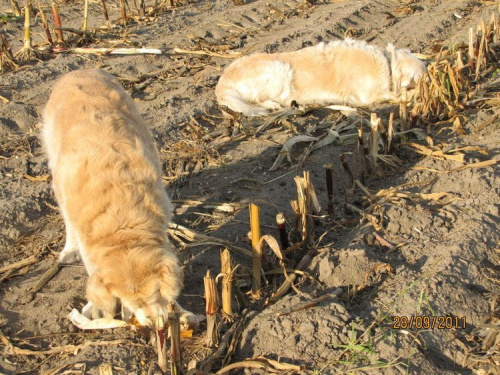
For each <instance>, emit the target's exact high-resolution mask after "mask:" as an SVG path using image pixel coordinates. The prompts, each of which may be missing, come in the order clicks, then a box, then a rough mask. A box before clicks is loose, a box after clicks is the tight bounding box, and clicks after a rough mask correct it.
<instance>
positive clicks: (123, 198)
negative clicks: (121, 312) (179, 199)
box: [42, 70, 183, 326]
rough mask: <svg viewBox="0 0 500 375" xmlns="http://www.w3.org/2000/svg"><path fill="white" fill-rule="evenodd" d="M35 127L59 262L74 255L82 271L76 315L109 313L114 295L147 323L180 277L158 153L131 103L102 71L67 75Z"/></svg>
mask: <svg viewBox="0 0 500 375" xmlns="http://www.w3.org/2000/svg"><path fill="white" fill-rule="evenodd" d="M42 134H43V140H44V144H45V149H46V152H47V155H48V159H49V168H50V170H51V173H52V177H53V189H54V192H55V196H56V199H57V202H58V204H59V207H60V209H61V213H62V215H63V217H64V222H65V225H66V245H65V247H64V250H63V251H62V252H61V254H60V262H61V263H72V262H75V261H77V260H78V259H79V257H80V256H81V258H82V259H83V262H84V263H85V267H86V269H87V272H88V274H89V281H88V285H87V298H88V301H89V303H88V304H87V306H86V307H85V308H84V314H85V315H87V316H89V315H90V316H92V317H93V318H98V317H105V318H112V317H113V316H114V315H115V310H116V304H117V302H118V301H120V302H121V304H122V306H123V307H125V308H126V309H128V310H130V311H131V312H132V313H133V314H135V316H136V318H137V320H138V321H139V323H140V324H142V325H149V326H153V325H154V323H155V321H156V318H157V317H158V316H160V315H163V316H164V317H166V316H167V314H166V307H167V304H168V303H170V302H175V300H176V298H177V297H178V295H179V292H180V290H181V287H182V279H183V274H182V270H181V268H180V265H179V261H178V259H177V257H176V255H175V254H174V252H173V251H172V250H171V246H170V244H169V241H168V238H167V234H166V229H167V226H168V223H169V221H170V211H171V203H170V200H169V199H168V197H167V194H166V192H165V190H164V187H163V184H162V180H161V166H160V160H159V158H158V153H157V150H156V147H155V143H154V140H153V137H152V134H151V132H150V130H149V129H148V128H147V127H146V125H145V124H144V123H143V120H142V119H141V116H140V114H139V112H138V110H137V108H136V106H135V104H134V102H133V101H132V99H131V98H130V96H129V95H127V93H126V92H125V91H124V90H123V88H122V86H121V85H120V83H119V82H118V81H117V80H116V79H115V78H114V77H113V76H111V75H110V74H108V73H105V72H103V71H101V70H82V71H76V72H72V73H68V74H66V75H65V76H63V77H62V78H61V79H59V80H58V81H57V83H56V84H55V86H54V89H53V91H52V94H51V96H50V99H49V102H48V103H47V106H46V108H45V111H44V113H43V131H42Z"/></svg>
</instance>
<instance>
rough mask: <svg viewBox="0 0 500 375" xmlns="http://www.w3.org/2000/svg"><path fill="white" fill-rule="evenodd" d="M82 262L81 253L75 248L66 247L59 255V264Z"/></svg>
mask: <svg viewBox="0 0 500 375" xmlns="http://www.w3.org/2000/svg"><path fill="white" fill-rule="evenodd" d="M80 260H82V257H81V256H80V252H79V251H78V249H76V248H74V247H65V248H64V249H63V251H61V253H60V254H59V264H73V263H76V262H79V261H80Z"/></svg>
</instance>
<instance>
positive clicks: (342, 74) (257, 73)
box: [215, 39, 423, 116]
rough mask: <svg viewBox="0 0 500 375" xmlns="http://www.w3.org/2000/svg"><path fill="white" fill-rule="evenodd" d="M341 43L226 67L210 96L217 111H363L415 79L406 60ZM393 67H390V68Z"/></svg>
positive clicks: (415, 68) (414, 64)
mask: <svg viewBox="0 0 500 375" xmlns="http://www.w3.org/2000/svg"><path fill="white" fill-rule="evenodd" d="M392 52H393V54H392V55H391V54H390V53H389V52H386V51H385V50H384V49H381V48H379V47H376V46H371V45H369V44H367V43H366V42H364V41H358V40H353V39H346V40H342V41H335V42H330V43H319V44H318V45H316V46H313V47H307V48H303V49H301V50H298V51H293V52H285V53H276V54H263V53H257V54H254V55H250V56H245V57H242V58H240V59H238V60H236V61H235V62H233V63H232V64H231V65H229V66H228V67H227V69H226V70H225V71H224V73H223V75H222V76H221V78H220V80H219V82H218V84H217V87H216V90H215V93H216V96H217V100H218V102H219V104H220V105H223V106H227V107H229V108H230V109H232V110H233V111H237V112H241V113H243V114H244V115H246V116H256V115H264V114H267V113H269V111H270V110H277V109H280V108H284V107H285V108H286V107H289V106H290V104H291V102H292V101H296V102H297V103H298V104H301V105H314V104H319V105H325V104H349V105H354V106H363V105H369V104H372V103H375V102H379V101H384V100H390V99H395V94H396V93H397V90H394V88H393V86H394V83H395V82H394V81H393V79H392V76H391V75H393V74H396V75H397V78H398V79H399V81H398V83H400V82H404V79H405V78H406V77H410V79H416V78H418V76H419V75H420V74H422V72H423V69H422V67H423V64H422V63H421V62H420V61H418V59H416V58H414V56H411V54H407V53H406V52H405V53H399V52H400V50H394V49H393V51H392ZM393 64H394V66H392V65H393Z"/></svg>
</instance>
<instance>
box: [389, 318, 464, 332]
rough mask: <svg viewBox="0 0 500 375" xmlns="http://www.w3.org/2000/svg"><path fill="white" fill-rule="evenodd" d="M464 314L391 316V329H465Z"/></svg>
mask: <svg viewBox="0 0 500 375" xmlns="http://www.w3.org/2000/svg"><path fill="white" fill-rule="evenodd" d="M466 325H467V320H466V318H465V316H463V317H457V316H426V315H411V316H393V317H392V328H393V329H435V328H436V329H465V328H466Z"/></svg>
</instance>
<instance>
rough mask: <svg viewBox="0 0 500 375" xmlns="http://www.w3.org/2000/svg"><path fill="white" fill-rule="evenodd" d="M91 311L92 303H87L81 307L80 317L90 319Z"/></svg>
mask: <svg viewBox="0 0 500 375" xmlns="http://www.w3.org/2000/svg"><path fill="white" fill-rule="evenodd" d="M93 309H94V304H93V303H92V302H87V304H86V305H85V306H83V309H82V315H83V316H84V317H86V318H89V319H92V312H93Z"/></svg>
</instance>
